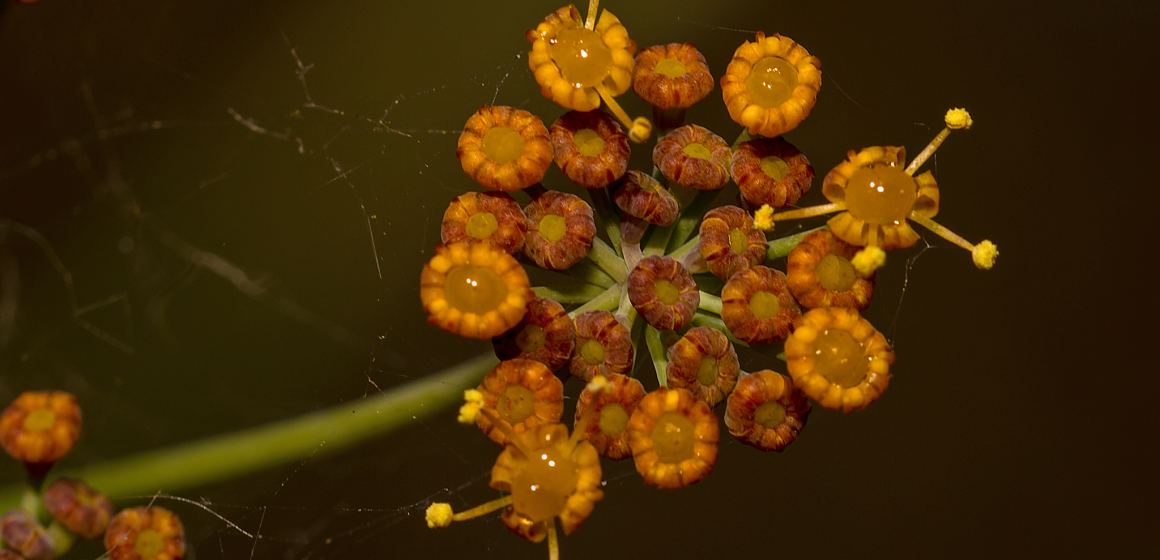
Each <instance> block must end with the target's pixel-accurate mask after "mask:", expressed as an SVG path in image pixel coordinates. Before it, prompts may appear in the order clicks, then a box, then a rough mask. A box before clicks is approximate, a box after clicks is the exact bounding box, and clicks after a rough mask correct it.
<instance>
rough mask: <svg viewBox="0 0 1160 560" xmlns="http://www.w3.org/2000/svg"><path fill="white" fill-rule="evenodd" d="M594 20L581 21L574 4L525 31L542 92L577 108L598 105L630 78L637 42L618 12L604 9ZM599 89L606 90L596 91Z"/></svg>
mask: <svg viewBox="0 0 1160 560" xmlns="http://www.w3.org/2000/svg"><path fill="white" fill-rule="evenodd" d="M588 15H589V16H590V18H591V19H593V20H595V25H594V26H588V27H586V26H585V21H584V18H582V17H580V11H579V10H577V9H576V6H572V5H569V6H566V7H563V8H560V9H559V10H556V11H555V12H552V13H550V14H548V17H546V18H544V21H542V22H540V24H539V25H538V26H536V28H535V29H534V30H528V32H527V34H526V37H527V39H528V41H529V42H530V43H532V50H531V52H529V53H528V66H529V67H530V68H531V70H532V74H533V75H535V77H536V82H537V83H538V84H540V93H542V94H543V95H544V97H547V98H549V99H551V100H552V101H555V102H556V103H559V104H560V105H562V106H564V107H566V108H568V109H575V110H577V111H591V110H593V109H595V108H597V107H599V106H600V97H601V93H604V95H605V98H606V100H608V99H611V97H612V96H616V95H620V94H622V93H624V92H625V90H627V89H628V87H629V86H630V85H631V84H632V67H633V60H632V54H633V53H634V52H636V43H635V42H633V40H632V39H629V38H628V30H627V29H625V28H624V25H622V24H621V23H620V20H619V19H617V17H616V16H614V15H612V14H611V13H609V11H608V10H604V12H603V13H601V14H600V17H599V19H597V18H596V14H588ZM601 89H603V90H604V92H601V91H598V90H601Z"/></svg>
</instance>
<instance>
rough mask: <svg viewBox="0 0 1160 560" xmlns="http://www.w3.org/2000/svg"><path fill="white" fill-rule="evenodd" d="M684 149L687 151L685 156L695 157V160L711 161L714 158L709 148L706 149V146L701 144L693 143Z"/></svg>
mask: <svg viewBox="0 0 1160 560" xmlns="http://www.w3.org/2000/svg"><path fill="white" fill-rule="evenodd" d="M682 149H683V150H684V151H685V155H687V156H689V157H695V158H701V159H709V158H711V157H713V153H712V152H710V151H709V148H706V147H705V145H704V144H702V143H700V142H693V143H692V144H687V145H686V146H685V147H684V148H682Z"/></svg>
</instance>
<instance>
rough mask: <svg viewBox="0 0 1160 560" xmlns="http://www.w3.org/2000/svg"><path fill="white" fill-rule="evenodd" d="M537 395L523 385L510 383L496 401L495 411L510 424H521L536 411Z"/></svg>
mask: <svg viewBox="0 0 1160 560" xmlns="http://www.w3.org/2000/svg"><path fill="white" fill-rule="evenodd" d="M535 404H536V396H535V395H533V394H532V390H531V389H528V388H527V387H524V386H523V385H508V386H507V389H504V390H503V394H501V395H500V396H499V399H497V400H496V402H495V411H496V412H497V413H498V414H499V417H500V418H502V419H503V420H504V421H505V422H507V423H508V424H513V425H514V424H519V423H520V422H523V421H524V420H527V419H528V417H529V416H531V415H532V412H534V411H535V409H534V405H535Z"/></svg>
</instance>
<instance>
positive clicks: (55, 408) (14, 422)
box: [0, 391, 185, 560]
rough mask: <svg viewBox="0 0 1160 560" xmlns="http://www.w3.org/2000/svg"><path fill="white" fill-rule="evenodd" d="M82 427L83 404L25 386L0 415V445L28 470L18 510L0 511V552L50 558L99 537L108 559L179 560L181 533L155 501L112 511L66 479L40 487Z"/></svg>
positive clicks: (182, 549) (80, 485) (87, 490)
mask: <svg viewBox="0 0 1160 560" xmlns="http://www.w3.org/2000/svg"><path fill="white" fill-rule="evenodd" d="M80 432H81V409H80V406H79V405H78V403H77V399H76V397H74V396H73V395H70V394H68V393H65V392H63V391H26V392H24V393H23V394H21V395H20V396H19V397H17V398H16V400H15V401H13V402H12V404H10V405H8V408H6V409H5V410H4V412H3V413H2V414H0V445H2V446H3V447H4V451H6V452H7V453H8V454H9V455H11V456H12V457H13V458H15V459H17V460H18V461H21V462H23V463H24V465H25V467H26V468H27V469H28V474H29V481H28V486H27V487H26V489H25V497H24V499H23V500H22V508H21V509H14V510H11V511H9V512H7V513H5V514H4V515H3V517H0V537H2V540H3V544H4V547H5V549H4V550H0V558H5V559H9V558H24V559H27V560H51V559H52V558H56V557H58V556H61V555H63V554H64V553H65V552H67V551H68V549H69V548H70V547H71V546H72V543H73V541H74V540H75V539H76V537H81V538H85V539H101V538H103V539H104V541H105V549H106V550H107V551H108V553H107V554H108V556H109V558H111V559H113V560H180V559H181V558H183V557H184V556H185V532H184V529H183V528H182V526H181V521H180V520H178V519H177V516H176V515H174V514H173V513H171V512H169V511H166V510H165V509H162V508H159V507H155V506H150V507H135V508H128V509H124V510H121V512H120V513H116V510H114V508H113V503H112V502H111V501H110V500H109V498H108V497H106V496H105V495H104V494H102V493H100V492H98V491H96V490H94V489H93V488H91V487H90V486H89V485H88V484H85V483H84V482H82V481H80V480H74V479H70V478H58V479H56V480H55V481H53V482H52V483H51V484H49V485H48V486H47V488H44V486H45V484H44V483H45V482H46V480H47V476H48V473H49V470H50V469H51V468H52V465H53V463H55V462H56V461H57V460H59V459H61V458H62V457H64V456H65V455H66V454H68V452H69V451H71V450H72V448H73V446H74V445H76V443H77V440H78V439H79V437H80ZM42 488H43V491H41V490H42ZM115 513H116V515H114V514H115ZM45 523H48V524H49V525H48V526H47V527H46V526H45Z"/></svg>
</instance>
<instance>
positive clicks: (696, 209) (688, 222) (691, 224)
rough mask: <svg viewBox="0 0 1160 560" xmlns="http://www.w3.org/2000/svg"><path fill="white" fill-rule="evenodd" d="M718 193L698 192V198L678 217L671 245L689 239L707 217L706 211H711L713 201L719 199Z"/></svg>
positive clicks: (670, 240) (676, 244)
mask: <svg viewBox="0 0 1160 560" xmlns="http://www.w3.org/2000/svg"><path fill="white" fill-rule="evenodd" d="M717 194H718V191H700V192H698V193H697V198H694V199H693V202H691V203H689V207H688V208H685V209H684V210H682V211H681V217H680V218H678V219H677V226H676V228H675V229H674V230H673V235H672V237H671V238H670V239H669V247H672V248H675V247H679V246H681V245H683V244H684V243H685V241H686V240H688V239H689V236H690V235H692V234H693V231H695V230H696V229H697V227H698V226H700V225H701V219H702V218H704V217H705V212H707V211H709V207H710V206H712V205H713V201H714V200H716V199H717ZM670 252H671V251H670Z"/></svg>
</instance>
